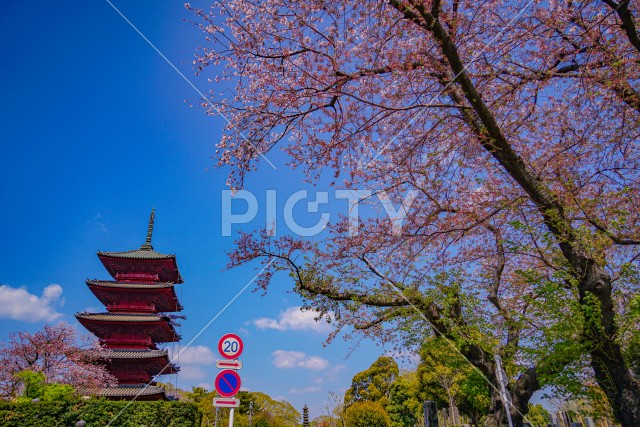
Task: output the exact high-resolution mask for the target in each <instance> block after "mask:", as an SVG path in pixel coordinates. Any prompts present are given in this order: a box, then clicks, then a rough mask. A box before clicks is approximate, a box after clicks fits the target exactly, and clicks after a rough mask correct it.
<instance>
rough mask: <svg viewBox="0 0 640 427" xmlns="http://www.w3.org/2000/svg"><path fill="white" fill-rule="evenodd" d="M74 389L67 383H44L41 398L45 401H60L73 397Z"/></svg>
mask: <svg viewBox="0 0 640 427" xmlns="http://www.w3.org/2000/svg"><path fill="white" fill-rule="evenodd" d="M75 392H76V389H74V388H73V387H72V386H70V385H69V384H57V383H54V384H45V386H44V393H42V400H43V401H45V402H60V401H65V400H69V399H72V398H73V395H74V394H75Z"/></svg>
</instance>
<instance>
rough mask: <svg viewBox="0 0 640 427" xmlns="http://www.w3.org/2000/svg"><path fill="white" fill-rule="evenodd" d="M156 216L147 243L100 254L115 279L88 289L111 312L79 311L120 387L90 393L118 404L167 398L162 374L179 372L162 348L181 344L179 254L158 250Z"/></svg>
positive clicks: (92, 282)
mask: <svg viewBox="0 0 640 427" xmlns="http://www.w3.org/2000/svg"><path fill="white" fill-rule="evenodd" d="M154 218H155V212H154V211H153V210H152V211H151V218H150V219H149V228H148V230H147V239H146V242H145V243H144V244H143V245H142V246H141V247H140V249H135V250H132V251H127V252H98V258H100V261H102V264H103V265H104V266H105V268H106V269H107V271H108V272H109V274H110V275H111V277H112V278H113V279H114V280H109V281H106V280H87V286H89V289H91V292H93V294H94V295H95V296H96V297H97V298H98V299H99V300H100V302H101V303H102V304H104V306H105V307H106V309H107V312H106V313H87V312H83V313H77V314H76V318H77V319H78V321H79V322H80V323H81V324H82V326H84V327H85V328H87V329H88V330H89V331H90V332H91V333H93V334H94V335H95V336H97V337H98V338H99V340H100V343H101V345H102V346H103V347H104V351H99V352H98V353H99V355H100V358H102V359H103V361H104V363H105V365H106V367H107V369H108V370H109V372H110V373H111V374H112V375H113V376H114V377H116V378H117V380H118V385H117V386H116V387H106V388H101V389H92V390H85V391H84V392H85V393H87V394H92V395H96V396H102V397H106V398H109V399H113V400H128V399H133V398H135V399H137V400H160V399H164V400H167V399H168V398H167V396H166V394H165V392H164V389H163V388H161V387H158V386H156V383H155V382H154V378H155V377H156V376H158V375H165V374H175V373H177V372H178V371H179V368H178V367H177V366H175V365H173V364H172V363H171V362H170V360H169V356H168V353H167V350H159V349H158V347H157V344H159V343H168V342H177V341H179V340H180V335H178V333H177V332H176V330H175V328H174V326H175V323H174V321H173V318H174V317H177V316H170V315H167V314H165V313H169V312H176V311H181V310H182V306H181V305H180V302H179V301H178V297H177V296H176V292H175V289H174V285H175V284H178V283H182V277H180V272H179V270H178V265H177V264H176V257H175V255H165V254H161V253H159V252H156V251H154V250H153V246H151V236H152V234H153V222H154Z"/></svg>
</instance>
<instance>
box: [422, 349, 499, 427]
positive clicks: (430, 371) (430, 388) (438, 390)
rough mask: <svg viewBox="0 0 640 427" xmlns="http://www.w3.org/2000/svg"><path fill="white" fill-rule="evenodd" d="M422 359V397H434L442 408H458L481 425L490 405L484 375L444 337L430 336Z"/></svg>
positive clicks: (431, 398)
mask: <svg viewBox="0 0 640 427" xmlns="http://www.w3.org/2000/svg"><path fill="white" fill-rule="evenodd" d="M420 359H421V362H420V365H419V366H418V381H419V386H420V391H421V394H422V396H423V397H424V398H425V399H427V400H434V401H435V402H436V404H437V405H438V406H439V407H441V406H447V407H449V409H450V410H452V409H453V408H454V407H457V408H458V409H459V410H460V412H462V413H464V414H466V415H468V416H469V417H470V418H471V419H472V420H473V423H474V424H476V425H479V424H480V421H481V418H482V416H483V414H486V413H487V411H488V410H489V404H490V392H489V387H488V385H487V383H486V382H485V381H484V379H483V378H482V376H481V375H480V374H479V373H478V372H477V371H476V370H475V369H474V368H473V366H471V365H470V364H469V363H467V362H466V360H464V358H462V356H460V354H459V353H458V352H457V351H456V350H454V349H453V348H451V345H450V344H449V343H447V342H446V341H445V340H444V339H442V338H436V337H431V338H429V339H427V340H426V342H425V343H424V345H423V346H422V348H421V350H420ZM452 413H453V411H452Z"/></svg>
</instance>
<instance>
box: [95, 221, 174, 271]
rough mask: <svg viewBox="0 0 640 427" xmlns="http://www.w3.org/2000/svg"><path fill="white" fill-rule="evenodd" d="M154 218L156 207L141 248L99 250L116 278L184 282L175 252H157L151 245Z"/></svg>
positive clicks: (107, 267) (103, 262) (105, 264)
mask: <svg viewBox="0 0 640 427" xmlns="http://www.w3.org/2000/svg"><path fill="white" fill-rule="evenodd" d="M154 220H155V209H153V210H151V216H150V218H149V226H148V228H147V239H146V241H145V242H144V243H143V244H142V246H140V248H138V249H133V250H130V251H123V252H107V251H98V258H100V261H102V264H103V265H104V266H105V268H106V269H107V271H109V274H110V275H111V276H112V277H113V278H114V279H116V280H119V279H124V280H125V281H140V282H145V281H149V280H152V281H162V282H174V283H182V277H180V271H179V270H178V264H177V263H176V256H175V254H163V253H160V252H157V251H155V250H154V249H153V246H152V245H151V237H152V234H153V223H154ZM145 279H146V280H145Z"/></svg>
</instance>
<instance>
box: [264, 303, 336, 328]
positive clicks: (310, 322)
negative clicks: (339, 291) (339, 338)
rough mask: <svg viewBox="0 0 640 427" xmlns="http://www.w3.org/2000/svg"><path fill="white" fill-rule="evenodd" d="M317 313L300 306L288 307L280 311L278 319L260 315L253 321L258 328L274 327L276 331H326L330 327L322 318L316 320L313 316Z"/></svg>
mask: <svg viewBox="0 0 640 427" xmlns="http://www.w3.org/2000/svg"><path fill="white" fill-rule="evenodd" d="M317 316H318V313H317V312H315V311H313V310H301V308H300V306H296V307H289V308H288V309H286V310H285V311H282V312H280V315H279V316H278V319H277V320H276V319H270V318H268V317H260V318H258V319H256V320H254V321H253V324H254V325H255V326H256V327H257V328H258V329H276V330H278V331H288V330H293V331H313V332H320V333H323V332H324V333H326V332H329V331H330V330H331V329H332V328H331V325H330V324H329V323H327V322H326V321H325V320H324V319H320V320H318V321H316V320H315V318H316V317H317Z"/></svg>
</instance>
